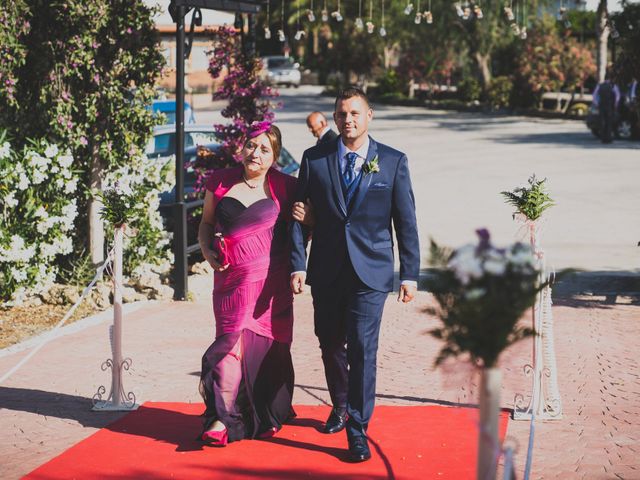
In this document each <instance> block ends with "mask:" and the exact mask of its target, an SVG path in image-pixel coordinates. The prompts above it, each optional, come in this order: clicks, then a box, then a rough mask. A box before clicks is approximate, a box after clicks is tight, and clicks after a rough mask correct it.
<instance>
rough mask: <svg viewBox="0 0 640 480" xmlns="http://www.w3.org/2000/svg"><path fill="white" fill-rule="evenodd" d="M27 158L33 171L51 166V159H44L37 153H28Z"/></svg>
mask: <svg viewBox="0 0 640 480" xmlns="http://www.w3.org/2000/svg"><path fill="white" fill-rule="evenodd" d="M26 158H28V159H29V166H30V167H31V168H32V169H38V170H41V169H43V168H46V167H47V166H48V165H49V159H48V158H47V157H43V156H42V155H40V154H38V153H37V152H29V153H27V155H26Z"/></svg>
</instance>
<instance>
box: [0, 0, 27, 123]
mask: <svg viewBox="0 0 640 480" xmlns="http://www.w3.org/2000/svg"><path fill="white" fill-rule="evenodd" d="M30 29H31V24H30V23H29V15H28V9H27V6H26V3H25V1H24V0H0V118H3V117H4V116H5V115H6V114H7V113H8V112H9V111H10V110H9V109H10V107H12V108H15V107H16V97H15V92H16V88H17V83H18V81H19V78H18V77H17V70H18V69H19V68H20V67H22V66H23V65H24V63H25V61H26V57H27V50H26V48H25V45H24V38H25V36H26V35H27V34H28V33H29V30H30Z"/></svg>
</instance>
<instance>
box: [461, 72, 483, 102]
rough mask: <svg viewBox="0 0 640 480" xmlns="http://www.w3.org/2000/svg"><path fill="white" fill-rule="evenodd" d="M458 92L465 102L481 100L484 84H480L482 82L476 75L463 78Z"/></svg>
mask: <svg viewBox="0 0 640 480" xmlns="http://www.w3.org/2000/svg"><path fill="white" fill-rule="evenodd" d="M458 92H459V95H460V99H461V100H464V101H465V102H475V101H477V100H480V95H482V85H480V82H479V81H478V80H477V79H475V78H474V77H467V78H464V79H462V81H461V82H460V83H459V84H458Z"/></svg>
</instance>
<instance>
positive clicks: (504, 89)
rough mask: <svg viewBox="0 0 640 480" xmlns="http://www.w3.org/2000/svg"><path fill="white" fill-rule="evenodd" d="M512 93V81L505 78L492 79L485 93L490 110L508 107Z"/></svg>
mask: <svg viewBox="0 0 640 480" xmlns="http://www.w3.org/2000/svg"><path fill="white" fill-rule="evenodd" d="M512 91H513V81H512V80H511V78H509V77H506V76H503V77H495V78H492V79H491V83H490V84H489V88H487V93H486V95H487V101H488V102H489V105H490V106H491V108H504V107H508V106H509V105H510V103H511V93H512Z"/></svg>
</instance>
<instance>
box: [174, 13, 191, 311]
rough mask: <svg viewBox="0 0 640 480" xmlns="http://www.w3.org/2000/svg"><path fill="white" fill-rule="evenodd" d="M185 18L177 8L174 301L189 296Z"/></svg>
mask: <svg viewBox="0 0 640 480" xmlns="http://www.w3.org/2000/svg"><path fill="white" fill-rule="evenodd" d="M184 17H185V7H184V6H183V5H180V6H178V7H177V18H176V190H175V191H176V198H175V205H174V210H173V220H174V221H173V252H174V264H173V275H174V277H173V278H174V284H175V290H174V294H173V298H174V300H185V299H186V298H187V292H188V284H187V266H188V265H187V215H186V213H187V212H186V208H185V204H184V40H185V37H184Z"/></svg>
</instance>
